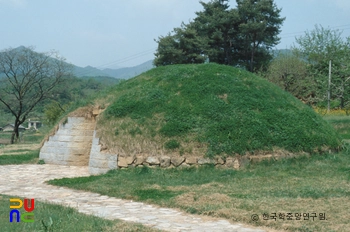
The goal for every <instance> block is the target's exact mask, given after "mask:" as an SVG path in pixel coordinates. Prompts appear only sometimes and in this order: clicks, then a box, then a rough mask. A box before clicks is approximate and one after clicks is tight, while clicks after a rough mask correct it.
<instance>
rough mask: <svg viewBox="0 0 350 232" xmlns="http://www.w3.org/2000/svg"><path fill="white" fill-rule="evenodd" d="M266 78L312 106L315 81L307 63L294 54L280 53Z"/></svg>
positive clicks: (272, 63) (271, 64)
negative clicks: (309, 72) (309, 73)
mask: <svg viewBox="0 0 350 232" xmlns="http://www.w3.org/2000/svg"><path fill="white" fill-rule="evenodd" d="M265 76H266V78H267V79H268V80H269V81H270V82H272V83H275V84H276V85H278V86H279V87H281V89H283V90H285V91H288V92H290V93H291V94H293V95H294V96H295V97H297V98H298V99H300V100H302V101H303V102H305V103H309V104H312V103H313V97H314V95H315V90H314V86H315V85H314V83H313V79H312V78H311V77H310V76H309V75H308V70H307V65H306V63H305V62H304V61H303V60H301V59H299V57H297V56H295V55H293V54H285V53H280V54H278V55H277V57H276V58H275V59H274V60H273V61H272V62H271V63H270V65H269V68H268V70H267V72H266V74H265Z"/></svg>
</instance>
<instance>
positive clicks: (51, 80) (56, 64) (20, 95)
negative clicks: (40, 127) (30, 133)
mask: <svg viewBox="0 0 350 232" xmlns="http://www.w3.org/2000/svg"><path fill="white" fill-rule="evenodd" d="M53 57H54V58H55V59H53ZM70 69H71V66H70V65H68V64H67V63H65V62H64V59H63V58H62V57H59V56H58V54H57V53H56V52H49V53H37V52H34V50H33V48H27V47H20V48H17V49H6V50H4V51H2V52H1V53H0V76H1V77H2V78H1V79H0V102H2V103H3V104H4V105H5V106H6V108H7V109H8V110H9V111H10V112H11V114H12V115H13V116H14V117H15V123H14V131H13V133H12V136H11V143H14V141H15V137H16V140H18V138H19V131H18V128H19V126H20V125H21V124H22V123H23V122H24V121H25V120H26V118H27V116H28V115H29V113H30V112H32V111H33V109H34V108H35V107H36V106H37V105H38V104H39V103H40V102H42V101H44V100H45V99H48V98H49V97H51V93H52V91H53V90H54V89H55V87H56V86H57V85H58V84H59V83H61V82H63V80H64V77H65V76H67V75H69V72H70Z"/></svg>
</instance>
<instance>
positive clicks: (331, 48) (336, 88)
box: [294, 25, 350, 108]
mask: <svg viewBox="0 0 350 232" xmlns="http://www.w3.org/2000/svg"><path fill="white" fill-rule="evenodd" d="M341 35H342V33H341V32H340V31H338V30H332V29H328V28H323V27H322V26H317V25H316V27H315V29H314V30H312V31H310V32H306V33H305V35H304V36H301V37H299V38H296V43H297V44H298V45H299V46H294V49H295V51H296V54H298V56H299V57H300V58H301V59H305V60H306V61H307V63H308V71H309V75H312V76H313V78H314V79H315V84H316V87H317V93H316V94H317V99H318V101H319V102H322V101H324V100H325V99H326V96H327V89H328V74H329V61H332V86H331V91H332V96H333V98H334V97H336V98H338V99H339V101H340V107H341V108H344V107H345V106H346V105H347V104H349V100H350V98H349V97H350V96H349V92H350V78H349V77H350V64H349V63H350V55H349V53H350V38H347V40H344V39H343V38H342V36H341Z"/></svg>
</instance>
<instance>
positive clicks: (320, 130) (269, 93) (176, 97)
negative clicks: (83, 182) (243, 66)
mask: <svg viewBox="0 0 350 232" xmlns="http://www.w3.org/2000/svg"><path fill="white" fill-rule="evenodd" d="M113 98H114V100H113V101H112V103H111V104H110V105H109V107H108V108H107V110H106V111H105V112H104V119H102V120H100V122H99V123H100V125H101V127H103V125H104V124H105V126H106V125H107V124H106V122H107V121H114V123H110V124H108V125H109V126H107V127H108V128H106V130H109V131H111V130H112V131H113V136H114V137H113V140H114V141H116V140H119V141H123V137H124V138H126V137H128V138H129V139H128V143H129V144H130V143H133V142H132V140H130V138H134V139H135V141H136V140H138V141H141V142H139V143H140V144H141V145H140V146H139V147H141V150H142V144H148V142H147V141H150V142H149V143H151V142H152V141H153V142H159V143H161V146H162V149H165V150H166V149H168V150H169V149H177V151H179V152H180V153H181V152H182V153H183V152H185V153H186V152H188V153H191V148H189V149H187V148H188V146H189V144H193V143H199V144H202V145H203V146H205V147H206V152H207V155H209V156H214V155H218V154H227V155H232V154H234V153H241V154H243V153H245V152H246V151H249V152H254V151H259V150H273V149H276V148H279V149H285V150H288V151H292V152H296V151H306V152H315V151H318V150H321V149H322V148H324V147H328V148H337V147H339V145H340V137H339V135H338V134H337V133H336V132H335V130H334V129H333V128H332V127H331V126H330V125H329V124H328V123H327V122H326V121H324V120H323V119H322V118H321V117H320V116H318V115H317V114H316V113H315V112H314V111H313V110H312V109H311V108H309V107H308V106H306V105H304V104H303V103H301V102H300V101H299V100H297V99H295V98H294V97H293V96H292V95H290V94H289V93H287V92H285V91H282V90H281V89H280V88H279V87H277V86H275V85H273V84H271V83H269V82H268V81H266V80H264V79H262V78H259V77H257V76H255V75H254V74H251V73H249V72H246V71H243V70H240V69H235V68H232V67H228V66H222V65H217V64H201V65H172V66H165V67H158V68H155V69H152V70H150V71H148V72H146V73H144V74H141V75H140V76H138V77H136V78H133V79H130V80H128V81H125V82H123V83H121V84H119V85H117V86H116V87H115V89H114V90H113ZM111 125H112V126H113V127H111ZM101 133H103V132H101ZM169 141H172V142H169ZM169 143H170V144H169ZM110 146H111V144H110ZM118 146H121V147H122V146H123V145H122V144H118ZM144 146H146V145H144Z"/></svg>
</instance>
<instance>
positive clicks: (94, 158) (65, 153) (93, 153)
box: [40, 113, 294, 174]
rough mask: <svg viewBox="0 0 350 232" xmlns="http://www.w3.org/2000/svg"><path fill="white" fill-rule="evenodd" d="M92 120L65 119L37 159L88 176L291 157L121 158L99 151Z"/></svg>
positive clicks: (239, 164)
mask: <svg viewBox="0 0 350 232" xmlns="http://www.w3.org/2000/svg"><path fill="white" fill-rule="evenodd" d="M96 115H97V113H96V114H95V113H93V116H94V117H90V118H86V117H68V120H67V123H61V124H60V125H59V128H58V130H57V131H56V134H55V135H52V136H50V137H49V139H48V140H47V141H45V143H44V145H43V147H42V148H41V150H40V159H43V160H44V161H45V163H49V164H58V165H68V166H89V172H90V174H102V173H106V172H107V171H108V170H111V169H117V168H129V167H137V166H150V167H161V168H170V167H190V166H200V165H206V164H212V165H215V166H217V167H223V168H234V169H239V168H240V167H243V166H245V165H247V164H249V163H250V162H260V161H262V160H266V159H268V160H271V159H272V160H277V159H280V158H283V157H294V155H293V154H292V153H288V152H287V153H286V152H284V153H283V152H282V153H281V152H280V153H278V152H277V153H275V154H263V155H248V154H247V155H245V156H240V155H236V156H235V157H227V158H213V159H210V158H203V157H193V156H186V155H184V156H177V157H170V156H166V155H163V156H151V155H146V154H139V155H135V156H130V157H122V156H118V155H117V154H106V153H104V152H103V151H101V145H100V144H99V138H97V137H96V131H95V126H96V120H95V116H96Z"/></svg>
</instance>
